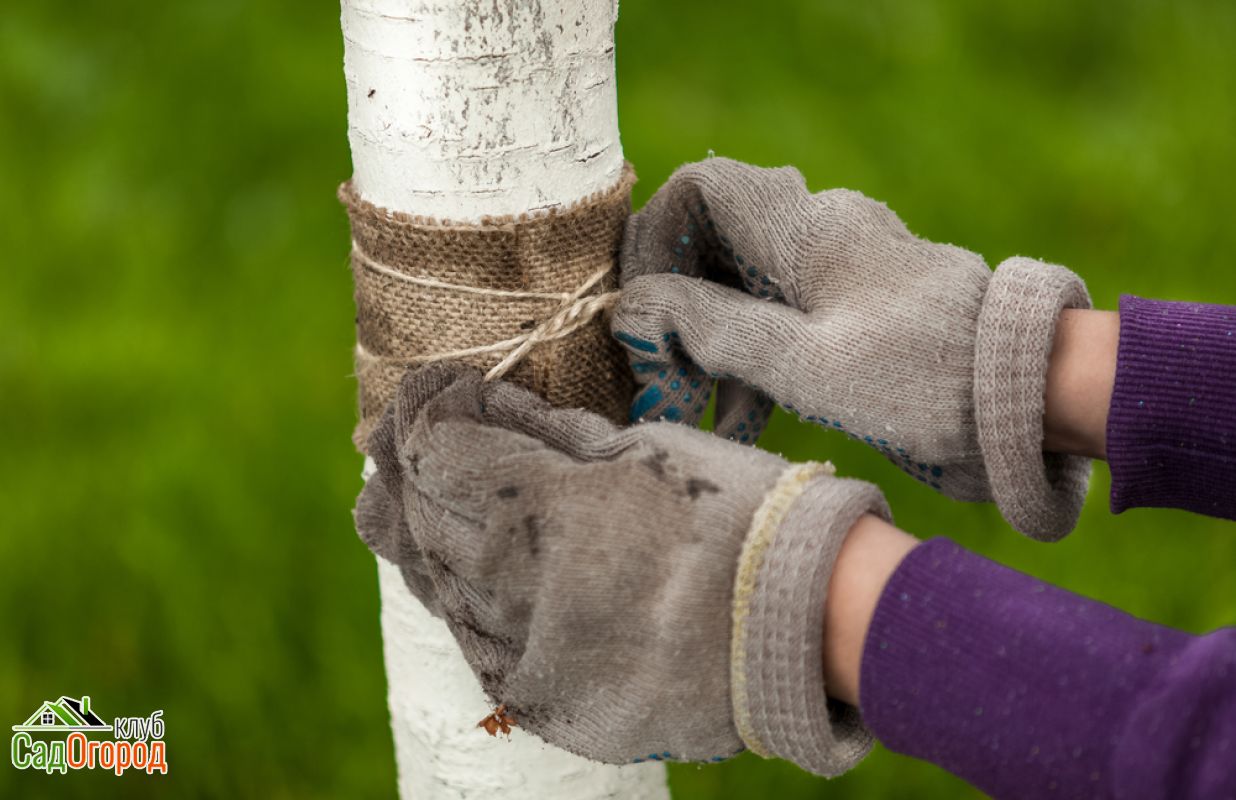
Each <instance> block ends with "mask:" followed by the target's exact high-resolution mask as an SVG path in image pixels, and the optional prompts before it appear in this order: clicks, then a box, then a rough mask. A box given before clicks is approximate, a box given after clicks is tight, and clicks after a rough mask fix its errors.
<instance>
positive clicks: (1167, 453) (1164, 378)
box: [1107, 296, 1236, 519]
mask: <svg viewBox="0 0 1236 800" xmlns="http://www.w3.org/2000/svg"><path fill="white" fill-rule="evenodd" d="M1107 462H1108V465H1109V466H1110V467H1111V472H1112V494H1111V506H1112V511H1113V512H1115V513H1119V512H1121V511H1124V510H1125V509H1128V508H1137V507H1139V506H1141V507H1145V506H1153V507H1165V508H1182V509H1186V510H1188V511H1196V512H1198V513H1199V514H1207V515H1209V516H1212V517H1225V518H1227V519H1236V307H1231V306H1215V305H1206V304H1203V303H1172V302H1166V301H1162V300H1143V299H1141V298H1139V297H1131V296H1125V297H1122V298H1120V348H1119V351H1118V354H1117V356H1116V385H1115V388H1114V390H1113V392H1112V402H1111V407H1110V409H1109V411H1108V417H1107Z"/></svg>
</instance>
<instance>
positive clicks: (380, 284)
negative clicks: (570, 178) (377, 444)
mask: <svg viewBox="0 0 1236 800" xmlns="http://www.w3.org/2000/svg"><path fill="white" fill-rule="evenodd" d="M634 183H635V172H634V170H632V168H631V166H630V165H629V164H628V165H626V166H625V167H624V169H623V173H622V177H621V178H620V179H619V181H618V183H617V184H616V185H615V186H614V187H613V188H611V189H609V190H607V191H605V192H601V193H598V194H596V195H593V196H591V197H588V198H585V199H583V200H581V201H579V202H577V203H575V204H573V205H571V206H569V207H567V208H563V209H554V210H550V211H546V212H543V213H535V214H529V215H525V216H520V217H505V218H495V219H486V220H483V221H482V222H480V223H478V224H458V223H453V222H449V221H439V220H433V219H426V218H423V217H414V216H411V215H408V214H404V213H400V212H396V211H390V210H388V209H385V208H379V207H377V206H375V205H373V204H372V203H369V202H368V201H366V200H363V199H362V198H361V197H360V196H359V195H358V194H357V192H356V190H355V188H354V187H353V186H352V183H351V181H349V182H347V183H344V184H343V185H342V186H340V187H339V199H340V200H341V201H342V202H343V203H344V205H345V206H347V210H348V217H349V219H350V221H351V224H352V239H353V241H354V242H355V245H356V247H357V248H358V249H359V250H361V251H362V252H363V253H364V254H365V255H367V256H368V257H369V259H371V260H373V261H377V262H379V263H381V264H383V265H385V266H387V267H391V268H394V269H396V270H398V271H400V272H403V273H406V274H407V275H409V276H412V277H418V278H431V279H434V280H438V281H442V282H446V283H451V284H456V285H460V286H471V287H477V288H483V289H499V290H508V291H534V292H570V291H572V290H574V289H576V288H577V287H579V286H580V285H581V284H582V283H583V282H584V281H585V280H587V279H588V278H589V277H590V276H591V275H593V274H594V273H596V272H597V270H599V269H601V268H602V267H606V266H608V267H610V268H611V269H613V270H614V272H613V275H612V276H609V277H607V278H605V280H603V281H601V282H600V283H599V284H598V285H597V286H596V287H595V289H594V290H593V292H594V293H598V294H599V293H601V292H606V291H612V290H614V289H615V288H616V287H617V283H618V277H617V263H618V249H619V245H620V243H621V241H622V233H623V227H624V225H625V223H626V219H627V217H628V215H629V214H630V210H631V200H630V194H631V186H632V185H633V184H634ZM352 276H353V280H354V282H355V299H356V337H357V341H358V343H359V344H360V345H361V347H362V348H363V349H364V350H365V351H366V352H367V353H369V354H372V355H373V356H376V357H377V358H376V359H374V358H366V357H363V356H362V355H360V354H358V356H357V359H356V376H357V379H358V382H359V384H360V386H359V392H360V399H359V404H360V422H359V423H358V424H357V426H356V430H355V431H354V433H353V436H352V439H353V441H354V442H355V443H356V446H357V447H358V448H360V449H361V450H362V451H367V448H366V445H365V443H366V440H367V438H368V436H369V433H370V431H371V430H372V429H373V427H374V425H376V424H377V421H378V419H379V418H380V417H381V415H382V410H383V409H384V408H385V407H386V404H387V403H388V402H389V401H390V399H391V397H393V396H394V393H395V390H396V389H397V388H398V386H399V381H400V378H401V377H402V376H403V373H404V371H405V370H406V369H407V362H408V361H409V360H410V359H411V358H412V357H416V356H424V355H427V354H434V353H442V352H448V351H452V350H460V349H464V348H468V347H474V346H480V345H488V344H493V343H495V342H499V341H502V340H504V339H509V338H511V337H514V336H518V335H520V334H522V333H527V332H528V331H530V330H532V329H533V328H535V327H536V326H537V325H538V324H540V323H541V322H542V321H543V320H545V319H546V318H547V317H549V316H551V315H552V314H553V313H554V311H555V310H556V309H557V307H558V302H557V301H555V300H552V299H541V298H511V297H492V296H486V295H483V294H475V293H464V292H459V291H457V290H452V289H439V288H431V287H425V286H419V285H414V284H411V283H406V282H403V281H400V280H398V279H397V278H394V277H391V276H388V275H383V274H382V273H381V272H378V271H376V270H374V269H372V268H369V267H367V266H366V265H365V264H364V263H363V259H361V258H357V257H355V256H354V257H353V258H352ZM503 355H504V354H503V353H489V354H484V355H475V356H469V357H465V358H463V359H461V360H462V361H465V362H466V363H469V364H471V365H473V366H476V367H479V368H481V369H488V368H490V367H492V366H494V365H495V364H497V363H498V361H500V360H501V359H502V357H503ZM506 378H507V379H508V380H511V381H514V382H515V383H518V384H520V385H522V386H525V387H527V388H528V389H531V390H532V391H534V392H536V393H538V394H540V395H541V396H543V397H544V398H545V399H546V400H548V401H549V402H550V403H552V404H553V405H555V406H558V407H562V408H587V409H589V410H591V411H595V412H597V413H599V414H602V415H604V416H605V417H608V418H609V419H611V420H613V421H615V422H622V421H624V420H625V419H626V416H627V408H628V406H629V404H630V399H631V392H632V380H631V375H630V371H629V369H628V367H627V366H626V358H625V356H624V355H623V353H622V351H621V348H619V347H618V345H617V344H616V343H615V342H614V341H613V339H612V338H611V337H610V334H609V326H608V324H607V322H606V320H605V319H604V318H603V317H602V316H597V317H596V318H595V319H593V320H592V321H591V322H590V323H589V324H588V325H587V326H585V327H584V328H581V329H580V330H578V331H576V332H575V333H573V334H571V335H570V336H567V337H566V338H563V339H560V340H557V341H553V342H546V343H543V344H540V345H538V346H537V347H535V348H533V350H532V351H531V352H530V353H529V354H528V356H527V357H526V358H525V359H524V360H523V361H522V362H521V363H520V364H519V365H518V366H516V367H515V369H514V370H512V371H511V372H510V373H509V374H508V375H507V376H506Z"/></svg>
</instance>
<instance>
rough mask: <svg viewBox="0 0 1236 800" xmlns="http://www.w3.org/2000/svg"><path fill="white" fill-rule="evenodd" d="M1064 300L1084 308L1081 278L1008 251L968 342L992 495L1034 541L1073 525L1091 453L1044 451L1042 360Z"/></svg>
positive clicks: (1064, 531) (1050, 538)
mask: <svg viewBox="0 0 1236 800" xmlns="http://www.w3.org/2000/svg"><path fill="white" fill-rule="evenodd" d="M1065 308H1090V295H1089V294H1087V293H1086V285H1085V284H1084V283H1083V282H1082V280H1081V278H1079V277H1077V275H1075V274H1073V273H1072V272H1070V271H1069V270H1067V269H1065V268H1064V267H1059V266H1056V265H1055V264H1046V263H1044V262H1042V261H1035V260H1034V259H1030V258H1021V257H1014V258H1010V259H1007V260H1006V261H1004V262H1003V263H1002V264H1000V266H999V267H997V268H996V271H995V273H994V274H993V275H992V278H991V283H990V284H989V286H988V289H987V294H986V295H985V296H984V297H983V306H982V308H981V309H980V310H979V319H978V333H977V341H976V343H975V354H974V413H975V422H976V424H977V426H978V440H979V448H980V449H981V450H982V453H983V461H984V463H985V465H986V468H987V479H988V483H989V485H990V486H991V494H992V498H993V499H994V500H995V501H996V505H997V506H999V508H1000V512H1001V513H1002V514H1003V515H1004V518H1005V519H1006V520H1008V523H1009V524H1010V525H1012V526H1013V527H1014V528H1016V529H1017V530H1018V531H1020V532H1022V533H1024V534H1026V535H1027V536H1030V537H1031V538H1033V539H1039V540H1041V541H1055V540H1057V539H1060V538H1062V537H1064V536H1065V535H1066V534H1068V533H1069V531H1071V530H1073V526H1074V525H1075V524H1076V523H1077V517H1078V515H1079V514H1080V513H1081V507H1082V503H1083V501H1084V500H1085V498H1086V486H1087V484H1088V482H1089V480H1090V459H1088V458H1083V457H1081V456H1072V455H1063V454H1059V453H1044V452H1043V411H1044V407H1045V401H1044V392H1045V390H1046V386H1047V365H1048V362H1049V360H1050V358H1051V349H1052V341H1053V339H1054V338H1055V333H1056V319H1057V318H1058V317H1059V315H1060V311H1061V310H1062V309H1065Z"/></svg>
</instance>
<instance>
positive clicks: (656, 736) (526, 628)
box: [356, 364, 889, 775]
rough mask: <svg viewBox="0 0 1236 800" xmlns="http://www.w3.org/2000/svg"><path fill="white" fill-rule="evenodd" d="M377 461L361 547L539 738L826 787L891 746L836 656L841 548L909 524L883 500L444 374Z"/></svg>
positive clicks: (375, 444) (387, 426)
mask: <svg viewBox="0 0 1236 800" xmlns="http://www.w3.org/2000/svg"><path fill="white" fill-rule="evenodd" d="M370 445H371V450H372V452H373V454H374V459H375V461H376V462H377V467H378V471H377V473H376V474H374V475H373V476H372V477H371V478H370V479H369V482H368V483H367V484H366V486H365V489H364V491H363V492H362V493H361V496H360V500H359V502H358V506H357V512H356V514H357V523H358V528H359V530H360V534H361V537H362V538H363V539H364V540H365V542H366V543H367V544H368V545H369V546H370V547H371V548H372V549H373V550H374V551H375V552H377V554H378V555H380V556H382V557H383V558H386V559H388V560H393V561H395V563H397V564H398V565H399V566H401V567H403V568H404V575H405V576H408V578H409V580H408V585H409V587H410V588H411V589H412V591H413V592H414V593H416V594H417V595H418V596H419V597H421V599H423V600H428V601H429V607H430V609H431V610H432V611H434V612H435V613H436V614H438V615H439V616H441V617H443V618H444V619H445V620H446V623H447V625H448V626H449V627H450V629H451V631H452V633H453V634H454V635H455V638H456V639H457V640H458V642H459V644H460V647H461V648H462V650H463V653H464V656H465V658H466V659H467V661H468V663H469V664H470V665H471V666H472V669H473V671H474V672H475V673H476V675H477V677H478V678H479V679H480V682H481V685H482V687H483V688H484V690H485V692H486V693H487V694H488V695H489V696H490V698H491V699H492V701H493V702H494V703H495V704H505V705H506V707H507V710H508V712H509V713H511V714H513V715H514V717H515V719H516V720H517V722H518V724H519V725H520V726H521V727H523V728H524V729H525V730H528V731H531V732H533V733H535V734H537V735H538V736H540V737H541V738H543V739H545V740H546V741H547V742H550V743H552V744H554V745H557V746H559V747H562V748H564V749H566V750H570V751H572V752H574V753H578V754H580V755H583V756H585V757H587V758H591V759H594V760H598V761H605V762H610V763H628V762H632V761H641V760H645V759H657V760H661V759H665V760H686V761H718V760H722V759H724V758H727V757H729V756H731V755H733V754H735V753H736V752H738V751H740V750H742V749H744V747H747V748H750V749H751V750H754V751H756V752H758V753H761V754H763V755H766V756H768V755H773V756H778V757H782V758H787V759H790V760H792V761H794V762H796V763H797V764H799V765H800V766H802V767H803V768H805V769H808V770H811V771H813V772H817V773H820V774H824V775H836V774H839V773H841V772H843V771H845V770H846V769H848V768H849V767H851V766H852V765H853V764H855V763H856V762H857V761H858V760H860V759H861V758H862V756H863V755H864V754H865V753H866V752H867V750H868V749H869V746H870V741H871V737H870V735H869V734H868V732H867V731H866V729H865V728H863V726H862V724H861V722H860V720H859V717H858V712H857V710H856V709H854V708H853V707H851V706H848V705H845V704H842V703H837V702H834V701H830V700H828V699H827V698H826V696H825V687H824V676H823V664H824V660H823V652H822V650H823V625H824V613H825V601H826V598H827V594H828V582H829V576H830V575H831V572H832V567H833V563H834V559H835V558H836V554H837V552H838V550H839V548H840V546H841V542H842V541H843V539H844V537H845V535H846V533H847V531H849V529H850V527H851V526H852V524H853V523H854V522H855V521H856V520H857V519H858V518H859V517H860V516H861V515H862V514H864V513H867V512H874V513H877V514H880V515H882V516H884V517H885V518H887V517H888V514H889V512H888V509H887V507H886V506H885V504H884V500H883V497H882V496H881V494H880V492H879V490H878V489H877V488H876V487H874V486H872V485H870V484H867V483H863V482H860V481H855V480H845V479H840V478H836V477H834V476H833V474H832V470H831V467H830V466H829V465H822V464H813V463H809V464H793V465H792V464H788V463H787V462H785V461H783V460H782V459H780V458H778V457H776V456H774V455H771V454H769V453H766V452H763V451H760V450H756V449H753V448H745V447H740V446H738V445H735V444H732V443H729V442H726V441H724V440H722V439H718V438H716V437H715V436H712V435H711V434H707V433H703V432H701V431H697V430H693V429H690V428H688V427H685V426H681V425H672V424H668V423H661V424H649V425H641V426H637V427H634V428H627V429H621V428H617V427H615V426H614V425H613V424H611V423H610V422H608V421H607V420H605V419H604V418H602V417H600V416H597V415H595V414H592V413H589V412H586V411H580V410H565V411H564V410H555V409H553V408H551V407H549V406H548V405H547V404H546V403H544V402H543V401H542V400H541V399H540V398H538V397H536V396H535V395H533V394H531V393H530V392H527V391H525V390H523V389H521V388H518V387H516V386H515V385H513V384H507V383H501V382H497V383H484V382H482V381H481V376H480V374H479V373H478V372H476V371H475V370H472V369H470V368H466V367H460V366H454V365H442V364H439V365H432V366H429V367H426V368H423V369H421V370H419V371H411V372H409V374H408V375H407V376H405V378H404V381H403V384H402V385H401V387H400V390H399V393H398V394H397V396H396V398H395V400H394V401H393V402H392V404H391V406H390V407H389V408H388V409H387V411H386V415H385V416H384V417H383V419H382V421H381V423H380V424H379V426H378V427H377V428H376V430H375V431H374V433H373V434H372V437H371V439H370ZM424 577H427V578H428V581H426V580H423V579H422V578H424Z"/></svg>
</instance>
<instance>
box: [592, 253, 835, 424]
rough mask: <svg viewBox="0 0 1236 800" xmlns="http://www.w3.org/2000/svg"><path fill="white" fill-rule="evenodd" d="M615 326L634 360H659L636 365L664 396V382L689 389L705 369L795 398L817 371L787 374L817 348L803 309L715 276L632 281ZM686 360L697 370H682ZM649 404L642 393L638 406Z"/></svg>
mask: <svg viewBox="0 0 1236 800" xmlns="http://www.w3.org/2000/svg"><path fill="white" fill-rule="evenodd" d="M611 328H612V329H613V331H614V336H615V337H616V338H617V339H618V341H620V342H622V344H623V345H624V346H625V347H626V348H627V352H628V353H629V354H630V355H631V356H632V357H633V361H634V359H635V357H639V358H642V359H643V363H650V364H654V365H657V366H656V367H655V368H654V367H641V366H639V363H640V362H636V363H635V364H634V365H633V366H635V370H636V376H637V378H639V377H640V376H643V377H644V379H645V382H646V385H647V386H649V387H653V386H655V387H657V390H658V391H659V393H660V396H661V397H664V396H666V395H667V392H666V389H665V388H663V387H665V385H666V384H672V382H673V380H675V379H676V378H681V377H686V378H687V379H688V383H687V384H686V386H688V387H689V386H690V383H689V381H690V380H696V379H697V378H695V377H694V376H695V375H697V374H699V372H703V373H705V374H707V375H709V376H712V377H719V378H737V379H739V380H741V381H743V382H745V383H747V384H750V385H752V386H754V387H755V388H757V389H759V390H760V391H762V392H763V393H764V394H766V395H768V396H770V397H772V398H774V399H776V400H777V401H779V402H793V399H792V397H791V396H792V395H794V394H796V391H795V388H794V387H795V386H797V385H800V384H802V383H804V382H807V383H809V382H810V376H809V375H804V374H801V372H799V373H796V374H795V375H785V374H784V372H785V371H786V369H787V368H793V369H795V370H799V369H801V367H802V364H801V363H799V362H797V361H795V360H794V359H792V358H791V357H790V356H791V355H792V354H794V353H801V352H806V351H808V350H810V349H811V348H812V347H818V343H815V344H813V343H812V341H811V331H810V329H809V328H808V323H807V318H806V316H805V315H804V314H803V313H802V312H800V311H798V310H796V309H793V308H790V307H789V306H786V305H783V304H781V303H773V302H768V301H764V300H757V299H755V298H752V297H751V296H749V295H748V294H745V293H744V292H741V291H738V290H735V289H729V288H727V287H724V286H720V285H718V284H716V283H712V282H710V281H703V280H697V279H691V278H682V277H679V276H676V275H652V276H647V277H643V278H637V279H635V280H633V281H631V282H630V283H629V284H628V285H627V286H626V288H625V289H624V290H623V296H622V299H621V300H620V301H619V303H618V306H617V308H616V310H615V312H614V316H613V320H612V322H611ZM684 364H689V365H691V366H694V367H695V371H694V372H693V371H692V370H691V369H690V368H688V370H687V371H688V375H687V376H681V375H680V373H679V372H678V369H680V368H681V365H684ZM671 365H673V366H674V367H675V369H674V371H673V372H671V371H670V369H669V367H670V366H671ZM654 369H655V371H654ZM641 370H643V371H642V372H641ZM670 388H671V389H672V386H671V387H670ZM680 389H682V384H681V383H680ZM647 391H648V389H645V390H644V392H647ZM655 396H656V395H654V397H655ZM644 406H648V407H653V406H654V404H653V403H652V402H651V401H650V400H648V399H646V398H645V397H644V393H643V392H641V394H640V395H638V396H637V398H636V409H642V408H643V407H644ZM701 412H702V409H701Z"/></svg>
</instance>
